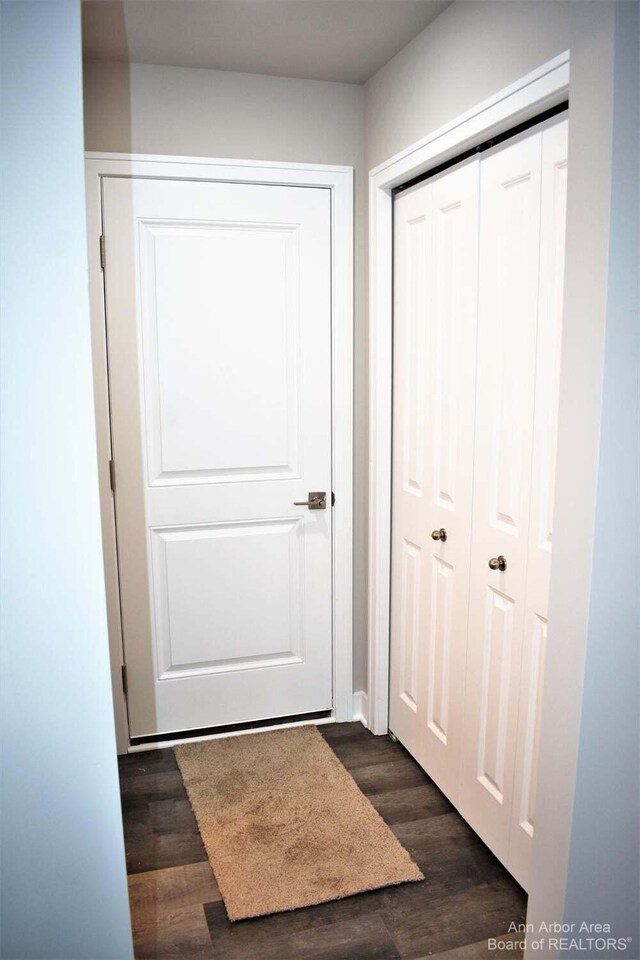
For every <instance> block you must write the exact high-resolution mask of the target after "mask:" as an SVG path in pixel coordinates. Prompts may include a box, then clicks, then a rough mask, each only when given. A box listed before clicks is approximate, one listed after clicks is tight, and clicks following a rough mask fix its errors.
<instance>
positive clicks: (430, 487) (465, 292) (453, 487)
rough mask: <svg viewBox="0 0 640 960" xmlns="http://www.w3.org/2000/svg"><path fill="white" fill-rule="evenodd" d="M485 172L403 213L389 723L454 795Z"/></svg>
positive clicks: (439, 185)
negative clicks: (480, 206) (481, 181)
mask: <svg viewBox="0 0 640 960" xmlns="http://www.w3.org/2000/svg"><path fill="white" fill-rule="evenodd" d="M478 168H479V163H478V160H475V159H474V160H473V161H471V162H469V163H467V164H465V165H464V166H461V167H458V168H455V169H453V170H451V171H448V172H447V173H445V174H443V175H442V176H440V177H438V178H434V179H433V180H429V181H427V182H425V183H424V184H421V185H419V186H417V187H414V188H412V189H411V190H408V191H407V192H406V193H404V194H401V195H400V196H399V198H398V199H397V200H396V202H395V208H394V249H395V253H394V257H395V277H394V401H393V403H394V405H393V532H392V588H391V589H392V597H391V620H392V626H391V630H392V645H391V680H390V728H391V730H392V731H393V733H394V734H395V735H396V736H397V737H398V738H399V739H400V740H401V742H402V743H403V744H404V745H405V747H406V748H407V749H408V750H409V752H410V753H411V754H412V755H413V756H414V757H415V758H416V759H417V760H418V762H419V763H420V764H421V765H422V766H423V767H424V768H425V769H426V770H427V771H428V772H429V775H430V776H431V777H432V778H433V779H434V780H435V781H436V783H437V784H438V785H439V786H440V787H441V788H442V789H443V790H444V791H445V793H447V795H448V796H449V797H450V798H451V799H452V800H454V801H455V799H456V796H457V789H458V777H459V765H460V750H461V746H462V742H461V738H462V723H463V707H464V699H463V693H464V672H465V647H466V638H467V610H468V590H469V551H470V538H471V505H472V481H473V420H474V405H475V360H476V324H477V318H476V303H477V295H476V282H477V248H478ZM432 532H433V533H435V535H436V536H438V537H439V539H433V538H432Z"/></svg>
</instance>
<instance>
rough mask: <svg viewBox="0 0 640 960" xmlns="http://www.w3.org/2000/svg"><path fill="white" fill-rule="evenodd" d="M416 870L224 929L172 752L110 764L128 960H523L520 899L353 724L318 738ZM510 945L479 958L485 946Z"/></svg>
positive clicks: (459, 823)
mask: <svg viewBox="0 0 640 960" xmlns="http://www.w3.org/2000/svg"><path fill="white" fill-rule="evenodd" d="M318 729H319V730H320V731H321V733H322V734H323V736H324V737H325V739H326V740H327V742H328V743H329V744H330V746H331V747H332V748H333V750H334V751H335V753H336V754H337V755H338V757H339V758H340V760H342V762H343V763H344V765H345V767H346V768H347V770H348V771H349V772H350V773H351V775H352V776H353V778H354V779H355V781H356V783H357V784H358V786H359V787H360V789H361V790H362V791H363V792H364V793H365V794H366V795H367V797H368V798H369V800H370V801H371V803H372V804H373V805H374V807H376V809H377V810H378V811H379V813H380V814H381V816H382V817H383V818H384V819H385V821H386V822H387V823H388V824H389V826H390V827H391V829H392V830H393V832H394V833H395V835H396V836H397V837H398V839H399V840H400V842H401V843H402V844H403V845H404V847H405V848H406V849H407V850H408V851H409V852H410V854H411V856H412V857H413V858H414V860H415V861H416V862H417V863H418V864H419V866H420V867H421V869H422V871H423V873H424V874H425V877H426V879H425V880H424V881H423V882H421V883H411V884H405V885H403V886H398V887H388V888H386V889H384V890H376V891H373V892H371V893H362V894H358V895H357V896H354V897H349V898H347V899H345V900H337V901H334V902H332V903H326V904H321V905H319V906H316V907H306V908H304V909H302V910H295V911H292V912H291V913H284V914H276V915H274V916H271V917H262V918H258V919H255V920H243V921H240V922H238V923H234V924H231V923H230V922H229V921H228V920H227V915H226V913H225V909H224V904H223V903H222V900H221V898H220V893H219V891H218V888H217V886H216V882H215V880H214V877H213V874H212V872H211V868H210V866H209V863H208V860H207V856H206V853H205V850H204V847H203V845H202V841H201V839H200V835H199V833H198V828H197V826H196V821H195V818H194V815H193V813H192V811H191V806H190V804H189V800H188V799H187V795H186V792H185V789H184V786H183V783H182V779H181V776H180V773H179V770H178V767H177V764H176V761H175V758H174V755H173V751H172V750H154V751H148V752H145V753H137V754H130V755H129V756H127V757H121V758H120V778H121V792H122V808H123V816H124V831H125V844H126V852H127V869H128V872H129V894H130V899H131V914H132V922H133V933H134V943H135V951H136V956H137V957H139V958H146V960H164V958H166V957H173V958H184V960H196V958H198V960H200V958H209V960H212V958H216V960H401V958H406V960H419V958H420V960H421V958H426V957H433V956H436V957H438V958H439V960H479V958H487V960H488V958H492V960H500V958H503V957H510V958H514V957H521V956H522V954H521V952H520V951H519V950H518V949H517V948H516V949H513V947H514V946H516V944H515V943H513V941H514V940H515V939H517V938H514V937H513V936H501V935H504V934H506V933H507V931H508V929H509V924H510V923H511V922H516V923H521V922H523V921H524V917H525V911H526V895H525V894H524V892H523V891H522V889H521V888H520V887H519V886H518V884H517V883H516V882H515V881H514V880H513V879H512V878H511V877H510V876H509V874H508V873H507V872H506V870H505V869H504V868H503V867H502V866H501V865H500V864H499V863H498V861H497V860H496V859H495V857H494V856H493V855H492V854H491V853H490V852H489V851H488V850H487V848H486V847H485V846H484V844H483V843H482V842H481V841H480V840H479V839H478V838H477V836H476V835H475V834H474V832H473V831H472V830H471V829H470V828H469V827H468V826H467V824H466V823H465V821H464V820H463V819H462V818H461V817H460V816H459V814H458V813H457V812H456V811H455V810H454V809H453V808H452V806H451V804H450V803H449V801H448V800H447V799H446V798H445V797H444V795H443V794H442V793H441V792H440V791H439V790H438V788H437V787H436V786H435V785H434V784H433V783H432V781H431V780H430V779H429V778H428V777H427V776H426V774H425V773H424V772H423V771H422V770H421V769H420V767H419V766H418V765H417V764H416V763H415V761H414V760H413V759H412V758H411V757H410V756H409V754H408V753H407V752H406V751H405V750H404V749H403V747H401V746H400V744H398V743H393V742H392V741H391V740H390V739H389V738H387V737H374V736H373V735H372V734H370V733H369V732H368V731H366V730H365V729H364V728H363V727H362V726H361V725H360V724H357V723H343V724H335V725H327V726H320V727H319V728H318ZM489 937H500V938H501V939H503V940H507V941H510V942H511V944H512V946H511V948H510V949H504V950H492V951H491V952H490V951H489V950H488V946H487V938H489Z"/></svg>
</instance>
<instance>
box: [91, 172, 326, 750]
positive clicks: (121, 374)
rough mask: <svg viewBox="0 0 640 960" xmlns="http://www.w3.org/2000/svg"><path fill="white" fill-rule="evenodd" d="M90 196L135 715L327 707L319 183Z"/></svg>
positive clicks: (144, 732) (168, 720)
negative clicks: (97, 206) (95, 219)
mask: <svg viewBox="0 0 640 960" xmlns="http://www.w3.org/2000/svg"><path fill="white" fill-rule="evenodd" d="M103 197H104V227H105V238H106V249H107V265H106V271H105V293H106V306H107V323H108V333H109V338H108V341H109V375H110V391H111V405H112V423H113V452H114V459H115V465H116V477H117V482H116V522H117V533H118V558H119V569H120V583H121V603H122V622H123V634H124V645H125V657H126V663H127V674H128V687H129V695H128V708H129V718H130V724H131V734H132V736H134V737H136V736H148V735H153V734H158V733H171V732H174V731H182V730H190V729H198V728H201V727H211V726H217V725H224V724H229V723H240V722H246V721H255V720H260V719H263V718H268V717H280V716H287V715H292V714H300V713H309V712H315V711H321V710H327V709H330V708H331V705H332V638H331V549H332V547H331V513H330V510H324V511H319V510H314V511H309V510H307V509H306V508H305V507H301V506H295V505H294V501H304V500H306V499H307V496H308V493H309V491H310V490H325V491H327V495H328V496H329V494H330V490H331V272H330V263H331V250H330V217H331V210H330V194H329V191H328V190H324V189H320V188H298V187H280V186H273V185H265V184H241V183H218V182H214V181H178V180H171V179H167V180H150V179H140V180H136V179H131V180H129V179H126V178H106V179H105V181H104V184H103Z"/></svg>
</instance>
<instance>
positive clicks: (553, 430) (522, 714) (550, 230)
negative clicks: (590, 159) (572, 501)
mask: <svg viewBox="0 0 640 960" xmlns="http://www.w3.org/2000/svg"><path fill="white" fill-rule="evenodd" d="M568 133H569V125H568V121H567V120H562V121H559V122H556V123H554V124H553V125H551V126H548V127H546V128H545V129H543V132H542V182H541V202H540V212H541V216H540V279H539V285H538V326H537V345H536V384H535V400H534V416H533V452H532V470H531V478H532V483H531V509H530V520H529V537H528V547H527V586H526V593H525V598H524V636H523V642H522V661H521V671H520V683H519V688H520V691H519V707H518V733H517V743H516V758H515V778H514V787H513V805H512V809H511V829H510V832H509V853H508V859H507V866H508V867H509V870H510V871H511V873H512V874H513V875H514V877H515V878H516V879H517V880H518V881H519V882H520V883H521V884H522V885H523V886H524V887H528V882H529V869H530V862H531V850H532V842H533V832H534V822H535V792H536V783H537V766H538V761H537V757H538V736H539V729H540V699H541V693H542V680H543V674H544V660H545V647H546V642H547V619H548V599H549V579H550V572H551V547H552V526H553V497H554V487H555V467H556V437H557V420H558V392H559V384H560V340H561V336H562V297H563V290H564V251H565V218H566V217H565V215H566V200H567V148H568Z"/></svg>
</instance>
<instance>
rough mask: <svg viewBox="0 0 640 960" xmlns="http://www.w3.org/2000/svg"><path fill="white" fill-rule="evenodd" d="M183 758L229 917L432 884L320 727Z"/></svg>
mask: <svg viewBox="0 0 640 960" xmlns="http://www.w3.org/2000/svg"><path fill="white" fill-rule="evenodd" d="M175 754H176V758H177V760H178V764H179V766H180V770H181V773H182V778H183V780H184V783H185V786H186V789H187V793H188V794H189V799H190V801H191V805H192V807H193V810H194V813H195V816H196V819H197V821H198V826H199V828H200V833H201V835H202V839H203V842H204V845H205V848H206V850H207V854H208V856H209V860H210V861H211V866H212V868H213V871H214V873H215V875H216V879H217V881H218V886H219V888H220V892H221V894H222V897H223V899H224V903H225V906H226V909H227V914H228V916H229V919H230V920H244V919H246V918H247V917H259V916H263V915H265V914H268V913H280V912H282V911H285V910H295V909H296V908H298V907H306V906H309V905H311V904H315V903H325V902H326V901H328V900H339V899H341V898H342V897H348V896H351V895H352V894H354V893H361V892H362V891H365V890H375V889H378V888H379V887H386V886H391V885H393V884H398V883H406V882H408V881H415V880H423V879H424V877H423V875H422V873H421V871H420V870H419V868H418V867H417V866H416V864H415V863H414V862H413V861H412V860H411V858H410V856H409V854H408V853H407V851H406V850H405V849H404V847H402V846H401V845H400V843H399V842H398V841H397V840H396V838H395V836H394V835H393V833H392V832H391V830H390V829H389V827H388V826H387V825H386V823H385V822H384V820H383V819H382V818H381V817H380V815H379V814H378V812H377V811H376V810H375V809H374V808H373V807H372V805H371V804H370V803H369V801H368V800H367V798H366V797H365V796H364V794H363V793H362V791H361V790H360V789H359V787H358V786H357V785H356V783H355V781H354V780H353V778H352V777H351V776H350V774H349V773H347V771H346V770H345V768H344V767H343V765H342V764H341V763H340V761H339V760H338V758H337V757H336V755H335V754H334V752H333V751H332V750H331V748H330V747H329V745H328V744H327V743H326V741H325V740H324V739H323V737H322V736H321V734H320V733H319V732H318V730H317V729H316V728H315V727H313V726H307V727H292V728H289V729H285V730H273V731H268V732H266V733H255V734H249V735H245V736H238V737H227V738H223V739H221V740H208V741H204V742H200V743H187V744H181V745H180V746H177V747H175Z"/></svg>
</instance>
